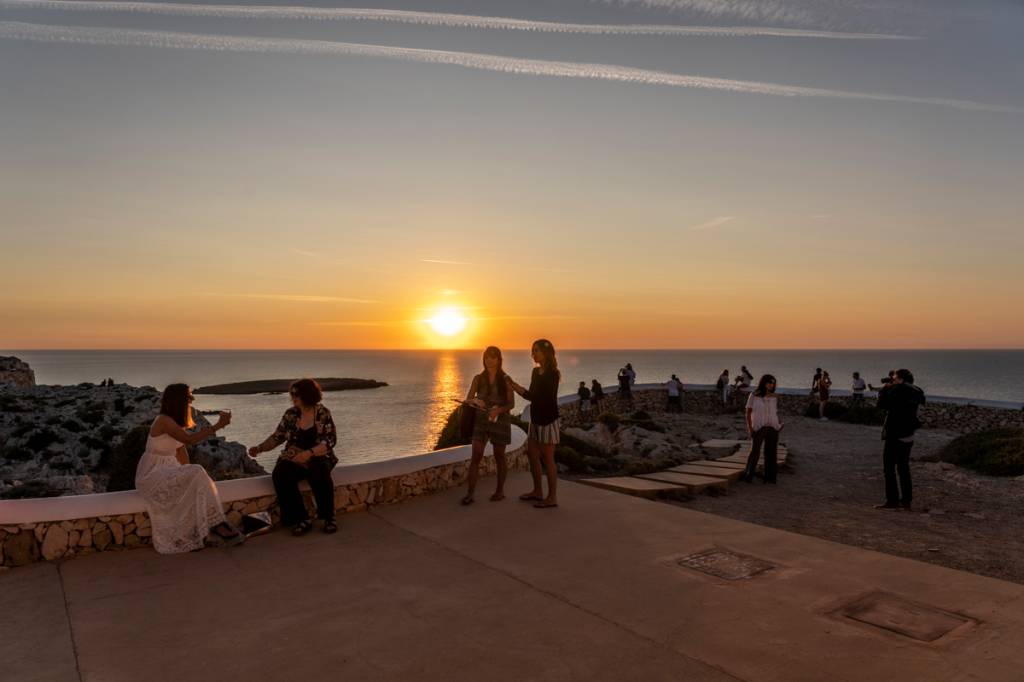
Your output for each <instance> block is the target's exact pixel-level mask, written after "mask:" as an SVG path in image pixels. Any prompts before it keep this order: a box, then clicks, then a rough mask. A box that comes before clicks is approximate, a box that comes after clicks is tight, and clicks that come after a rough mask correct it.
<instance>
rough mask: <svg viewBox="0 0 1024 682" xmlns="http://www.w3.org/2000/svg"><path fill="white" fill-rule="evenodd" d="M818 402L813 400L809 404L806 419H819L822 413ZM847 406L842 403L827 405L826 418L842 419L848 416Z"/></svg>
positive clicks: (805, 411) (829, 403)
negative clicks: (845, 415)
mask: <svg viewBox="0 0 1024 682" xmlns="http://www.w3.org/2000/svg"><path fill="white" fill-rule="evenodd" d="M818 404H819V403H818V401H817V400H812V401H811V402H809V403H807V408H806V409H805V410H804V416H805V417H813V418H814V419H817V418H818V417H819V416H820V415H821V413H820V412H819V410H818ZM846 412H847V409H846V405H843V404H841V403H834V402H831V401H829V402H827V403H825V416H826V417H828V418H829V419H842V418H843V415H844V414H846Z"/></svg>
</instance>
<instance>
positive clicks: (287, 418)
mask: <svg viewBox="0 0 1024 682" xmlns="http://www.w3.org/2000/svg"><path fill="white" fill-rule="evenodd" d="M301 417H302V411H301V410H299V408H297V407H291V408H289V409H288V410H287V411H285V413H284V416H283V417H281V423H280V424H278V425H277V429H276V430H275V431H274V433H273V434H272V435H271V436H270V442H271V443H272V445H271V447H275V448H276V447H277V446H278V445H280V444H281V443H285V449H288V448H292V447H300V446H299V442H298V438H299V433H300V432H301V431H302V429H300V428H299V419H300V418H301ZM313 425H314V426H315V427H316V436H317V443H318V444H319V443H323V444H324V445H326V446H327V454H326V455H324V456H325V457H327V458H328V460H330V463H331V466H332V467H333V466H334V465H335V464H337V463H338V458H337V456H336V455H335V454H334V446H335V445H337V444H338V433H337V430H336V429H335V428H334V418H333V417H331V411H330V410H328V409H327V408H326V407H324V406H323V404H317V406H316V414H315V415H314V417H313ZM281 459H288V458H287V457H286V456H284V455H283V454H282V455H281Z"/></svg>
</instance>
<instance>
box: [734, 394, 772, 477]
mask: <svg viewBox="0 0 1024 682" xmlns="http://www.w3.org/2000/svg"><path fill="white" fill-rule="evenodd" d="M746 417H747V433H749V434H750V439H751V441H752V442H751V446H750V455H749V456H748V457H747V468H746V469H745V470H744V472H743V476H741V477H740V480H742V481H746V482H747V483H751V482H753V480H754V474H756V473H757V460H758V459H760V457H761V446H762V445H763V446H764V482H765V483H775V482H776V474H777V469H778V450H779V433H780V432H781V431H782V422H780V421H779V406H778V399H777V398H776V397H775V377H773V376H772V375H771V374H765V375H764V376H763V377H761V380H760V381H758V382H757V388H756V389H754V392H753V393H751V394H750V395H749V396H747V407H746Z"/></svg>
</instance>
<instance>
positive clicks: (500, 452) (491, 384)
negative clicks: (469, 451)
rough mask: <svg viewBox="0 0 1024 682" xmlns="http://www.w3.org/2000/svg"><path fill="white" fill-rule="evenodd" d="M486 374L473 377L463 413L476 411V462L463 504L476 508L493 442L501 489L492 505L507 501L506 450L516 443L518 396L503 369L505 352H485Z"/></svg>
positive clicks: (471, 466)
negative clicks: (481, 475)
mask: <svg viewBox="0 0 1024 682" xmlns="http://www.w3.org/2000/svg"><path fill="white" fill-rule="evenodd" d="M483 362H484V371H482V372H481V373H480V374H477V375H476V376H475V377H473V383H472V385H470V387H469V395H467V396H466V405H467V406H468V407H464V408H462V409H473V411H474V413H475V421H474V423H473V458H472V459H471V460H470V462H469V485H468V489H467V490H466V496H465V497H463V498H462V504H473V492H474V491H475V490H476V482H477V477H478V476H479V472H480V461H481V460H482V459H483V458H484V447H485V446H486V445H487V442H488V441H490V443H491V448H492V449H493V450H494V463H495V466H496V467H497V470H498V485H497V488H496V489H495V491H494V494H493V495H491V502H499V501H501V500H503V499H505V491H504V490H505V476H506V474H507V471H508V470H507V468H506V465H505V447H506V446H507V445H508V444H509V443H511V442H512V417H511V412H512V408H513V407H514V406H515V394H514V393H513V392H512V385H511V384H510V383H509V379H508V375H507V374H505V370H504V369H502V359H501V350H499V349H498V348H497V347H496V346H488V347H487V350H485V351H484V358H483Z"/></svg>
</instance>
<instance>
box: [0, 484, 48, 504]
mask: <svg viewBox="0 0 1024 682" xmlns="http://www.w3.org/2000/svg"><path fill="white" fill-rule="evenodd" d="M59 496H60V491H58V490H52V489H51V488H50V487H49V486H47V485H46V483H44V482H42V481H28V482H26V483H23V484H21V485H18V486H15V487H13V488H11V489H10V490H7V491H5V492H4V493H3V495H0V497H2V498H3V499H5V500H20V499H27V498H31V497H59Z"/></svg>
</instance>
